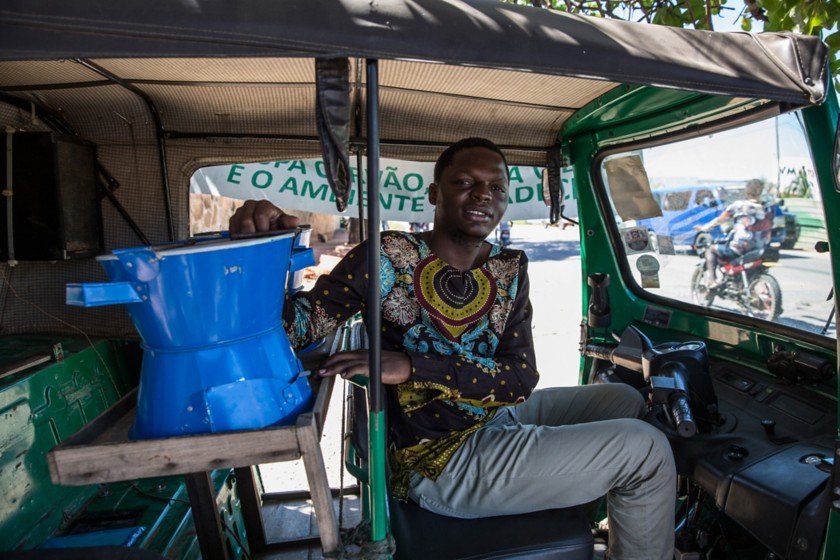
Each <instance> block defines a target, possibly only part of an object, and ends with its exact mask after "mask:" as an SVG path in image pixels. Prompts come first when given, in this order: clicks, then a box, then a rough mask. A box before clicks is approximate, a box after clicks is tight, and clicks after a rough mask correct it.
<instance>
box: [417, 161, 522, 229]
mask: <svg viewBox="0 0 840 560" xmlns="http://www.w3.org/2000/svg"><path fill="white" fill-rule="evenodd" d="M429 202H430V203H432V204H433V205H434V206H435V229H440V230H443V231H445V232H451V233H455V234H457V235H459V236H461V237H467V238H472V239H476V240H483V239H484V238H486V237H487V236H488V235H490V234H491V233H492V232H493V230H494V229H495V228H496V225H498V223H499V221H500V220H501V219H502V216H503V215H504V213H505V210H506V209H507V204H508V178H507V172H506V169H505V162H504V160H502V158H501V156H499V154H497V153H496V152H494V151H493V150H489V149H487V148H466V149H464V150H461V151H459V152H457V153H456V154H455V157H454V158H453V160H452V164H451V165H449V166H447V167H446V168H445V169H444V170H443V172H442V173H441V177H440V181H439V183H432V184H431V185H430V186H429Z"/></svg>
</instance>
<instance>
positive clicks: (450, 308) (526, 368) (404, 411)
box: [284, 231, 539, 498]
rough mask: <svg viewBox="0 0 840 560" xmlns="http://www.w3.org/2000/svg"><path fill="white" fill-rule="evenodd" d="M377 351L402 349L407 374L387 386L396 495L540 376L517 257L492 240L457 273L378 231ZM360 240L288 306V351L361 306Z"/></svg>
mask: <svg viewBox="0 0 840 560" xmlns="http://www.w3.org/2000/svg"><path fill="white" fill-rule="evenodd" d="M379 284H380V292H381V301H382V349H383V350H393V351H402V352H404V353H406V354H407V355H408V357H409V359H410V361H411V379H410V380H409V381H407V382H405V383H402V384H399V385H387V386H386V389H387V393H386V394H387V396H388V423H389V429H390V442H391V447H392V453H391V459H392V479H391V482H392V486H393V491H394V494H395V495H396V496H397V497H399V498H405V496H406V495H407V489H408V486H407V484H408V479H409V475H410V473H411V472H412V471H415V472H418V473H420V474H422V475H423V476H426V477H428V478H431V479H436V478H437V476H438V475H439V474H440V472H441V471H442V470H443V468H444V467H445V466H446V463H447V462H448V461H449V459H450V458H451V457H452V455H453V453H454V452H455V451H456V450H457V449H458V448H459V447H460V446H461V444H462V443H463V442H464V441H465V440H466V438H467V437H468V436H469V435H470V434H472V433H473V432H475V431H476V430H477V429H478V428H480V427H481V426H483V425H484V424H486V423H487V421H488V420H490V418H492V416H493V414H494V413H495V411H496V409H498V407H501V406H507V405H513V404H517V403H521V402H523V401H524V400H525V399H526V398H528V396H529V395H530V394H531V391H533V389H534V387H535V386H536V384H537V380H538V379H539V374H538V373H537V368H536V363H535V357H534V347H533V341H532V334H531V316H532V309H531V303H530V300H529V298H528V274H527V258H526V256H525V253H523V252H522V251H517V250H513V249H501V248H500V247H499V246H498V245H493V246H492V248H491V251H490V254H489V256H488V258H487V261H486V262H485V263H484V264H483V265H482V266H481V267H479V268H476V269H473V270H469V271H460V270H457V269H455V268H453V267H451V266H449V265H448V264H446V263H445V262H443V261H442V260H440V259H438V258H437V257H436V256H435V255H434V254H433V253H432V252H431V250H430V248H429V246H428V245H427V244H426V243H425V242H424V241H423V240H422V239H421V238H420V237H419V236H416V235H414V234H409V233H402V232H396V231H388V232H383V233H382V238H381V252H380V279H379ZM367 294H368V279H367V244H361V245H359V246H357V247H356V248H354V249H353V250H352V251H351V252H350V253H348V254H347V256H346V257H344V259H342V260H341V262H339V263H338V265H336V267H335V268H334V269H333V270H332V272H331V273H330V274H328V275H325V276H321V277H320V278H319V279H318V280H317V282H316V283H315V286H314V288H313V289H312V290H310V291H308V292H298V293H296V294H294V295H293V296H291V298H290V301H287V302H286V305H285V308H284V309H285V310H284V319H285V321H286V331H287V332H288V334H289V339H290V340H291V342H292V345H293V346H294V347H295V348H303V347H304V346H306V345H307V344H309V343H311V342H312V341H315V340H318V339H320V338H323V337H324V336H327V335H329V334H330V333H332V332H333V331H335V330H336V328H337V327H338V326H339V325H340V324H341V323H343V322H344V321H345V320H346V319H348V318H350V317H352V316H353V315H354V314H356V313H357V312H359V311H364V310H365V307H366V301H365V300H366V298H367Z"/></svg>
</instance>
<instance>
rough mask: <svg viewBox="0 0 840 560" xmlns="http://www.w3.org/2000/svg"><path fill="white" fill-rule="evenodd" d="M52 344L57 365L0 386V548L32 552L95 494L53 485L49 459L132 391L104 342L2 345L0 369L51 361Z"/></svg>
mask: <svg viewBox="0 0 840 560" xmlns="http://www.w3.org/2000/svg"><path fill="white" fill-rule="evenodd" d="M56 344H60V348H61V349H62V350H63V358H61V359H62V361H60V362H56V361H55V360H54V359H53V360H51V361H50V362H48V363H46V364H42V365H38V366H35V367H33V368H28V369H23V370H22V371H20V372H18V373H14V374H11V375H7V376H6V377H4V378H3V379H2V380H0V413H2V418H3V421H2V422H0V548H4V549H16V548H31V547H33V546H34V545H36V544H38V543H40V542H41V541H42V540H43V539H45V538H46V537H47V536H49V535H50V534H51V533H52V532H53V531H55V530H56V529H58V528H59V527H61V526H62V525H64V524H65V523H66V522H67V520H68V519H70V518H72V517H73V515H74V514H75V512H76V511H78V509H79V508H80V507H81V506H82V505H83V504H84V503H85V502H87V501H88V500H89V499H90V498H91V497H92V496H93V495H95V493H96V491H97V488H96V487H82V488H73V487H62V486H56V485H54V484H52V482H51V481H50V475H49V471H48V468H47V460H46V456H47V453H48V452H49V451H50V450H51V449H52V448H53V447H55V445H56V444H58V443H59V442H60V441H62V440H63V439H65V438H67V437H68V436H70V435H72V434H73V433H74V432H76V431H77V430H79V429H80V428H81V427H82V426H84V425H85V424H86V423H87V422H89V421H90V420H92V419H94V418H95V417H96V416H98V415H99V414H100V413H102V412H103V411H104V410H105V409H106V408H108V407H109V406H110V405H111V404H112V403H114V402H116V400H118V399H119V398H120V397H121V396H122V395H124V394H125V393H126V392H127V391H128V390H129V389H130V388H131V387H133V386H134V379H133V376H132V374H131V373H130V372H129V370H128V368H127V367H126V366H125V362H124V361H123V360H122V357H121V353H120V352H119V351H118V346H119V345H118V344H117V343H114V342H109V341H99V342H96V343H94V344H93V345H92V346H89V345H88V343H87V342H85V341H80V340H62V339H55V338H48V337H14V338H5V339H2V340H0V368H2V370H3V371H9V370H10V369H14V368H15V366H16V365H17V364H19V363H21V361H24V362H25V361H27V359H29V360H32V359H33V358H34V357H39V356H52V354H53V347H54V346H55V345H56Z"/></svg>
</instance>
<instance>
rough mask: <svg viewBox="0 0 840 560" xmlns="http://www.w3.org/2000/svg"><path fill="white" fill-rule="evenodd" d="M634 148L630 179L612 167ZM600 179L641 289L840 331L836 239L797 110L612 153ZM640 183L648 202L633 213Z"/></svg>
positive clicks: (824, 331) (804, 327)
mask: <svg viewBox="0 0 840 560" xmlns="http://www.w3.org/2000/svg"><path fill="white" fill-rule="evenodd" d="M745 145H748V146H750V157H743V150H742V149H741V148H742V147H743V146H745ZM739 146H740V148H739ZM631 156H632V158H633V161H634V162H635V171H634V173H635V175H634V177H636V181H635V182H632V183H631V182H628V181H626V180H625V178H624V177H620V176H618V175H617V174H615V173H614V170H613V169H612V168H611V164H613V165H612V167H616V166H615V165H614V162H616V161H621V160H622V159H628V158H629V157H631ZM602 176H603V177H604V179H605V181H606V184H607V194H608V196H609V197H610V200H611V201H612V204H611V208H612V209H613V211H614V213H615V215H614V220H615V223H616V225H617V227H618V229H619V231H618V233H619V237H620V238H621V240H622V242H623V244H624V253H625V255H626V258H627V265H628V266H627V267H626V270H627V271H628V274H631V275H632V276H633V278H632V280H633V281H635V282H636V284H637V285H638V286H639V287H640V288H641V289H643V290H646V291H649V292H650V293H652V294H656V295H658V296H662V297H666V298H670V299H673V300H676V301H679V302H689V303H691V304H693V305H697V306H700V307H707V308H713V309H715V310H720V311H727V312H732V313H734V314H737V315H740V316H744V315H747V316H752V317H755V318H758V319H763V320H767V321H774V322H778V323H782V324H784V325H787V326H789V327H792V328H797V329H802V330H806V331H811V332H815V333H819V334H822V335H825V336H830V337H836V331H835V325H834V320H833V314H832V311H833V305H834V301H833V299H831V298H829V297H828V296H829V293H830V290H831V287H832V274H831V262H830V260H829V256H828V254H827V253H819V252H817V250H816V247H817V243H818V242H820V241H827V234H826V229H825V219H824V214H823V206H822V202H821V197H820V192H819V188H818V185H817V184H816V176H815V173H814V166H813V163H812V161H811V156H810V150H809V149H808V145H807V141H806V138H805V134H804V132H803V130H802V127H801V125H800V123H799V120H798V119H797V115H796V114H795V113H792V114H787V115H783V116H780V117H777V118H776V119H768V120H766V121H762V122H758V123H754V124H751V125H749V126H746V127H741V128H738V129H734V130H729V131H725V132H720V133H715V134H712V135H708V136H703V137H698V138H692V139H689V140H685V141H681V142H676V143H673V144H668V145H662V146H656V147H652V148H644V149H641V150H639V149H635V150H633V151H629V152H627V153H625V154H612V155H610V156H609V157H608V158H606V159H605V160H604V163H603V164H602ZM638 185H643V187H644V189H642V190H641V191H640V189H639V187H638ZM625 188H630V189H635V192H623V191H624V189H625ZM639 192H642V193H644V192H647V193H648V195H647V196H646V197H643V198H644V200H645V201H646V202H647V203H649V204H638V203H637V204H636V206H635V207H634V210H635V211H634V212H628V211H627V203H626V202H625V201H624V200H625V199H630V198H632V199H633V200H638V199H639V196H638V194H639ZM712 257H713V258H712Z"/></svg>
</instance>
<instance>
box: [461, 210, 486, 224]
mask: <svg viewBox="0 0 840 560" xmlns="http://www.w3.org/2000/svg"><path fill="white" fill-rule="evenodd" d="M464 214H465V215H466V216H467V217H468V218H470V219H471V220H476V221H479V222H487V221H489V220H490V214H489V213H487V212H484V211H482V210H464Z"/></svg>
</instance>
